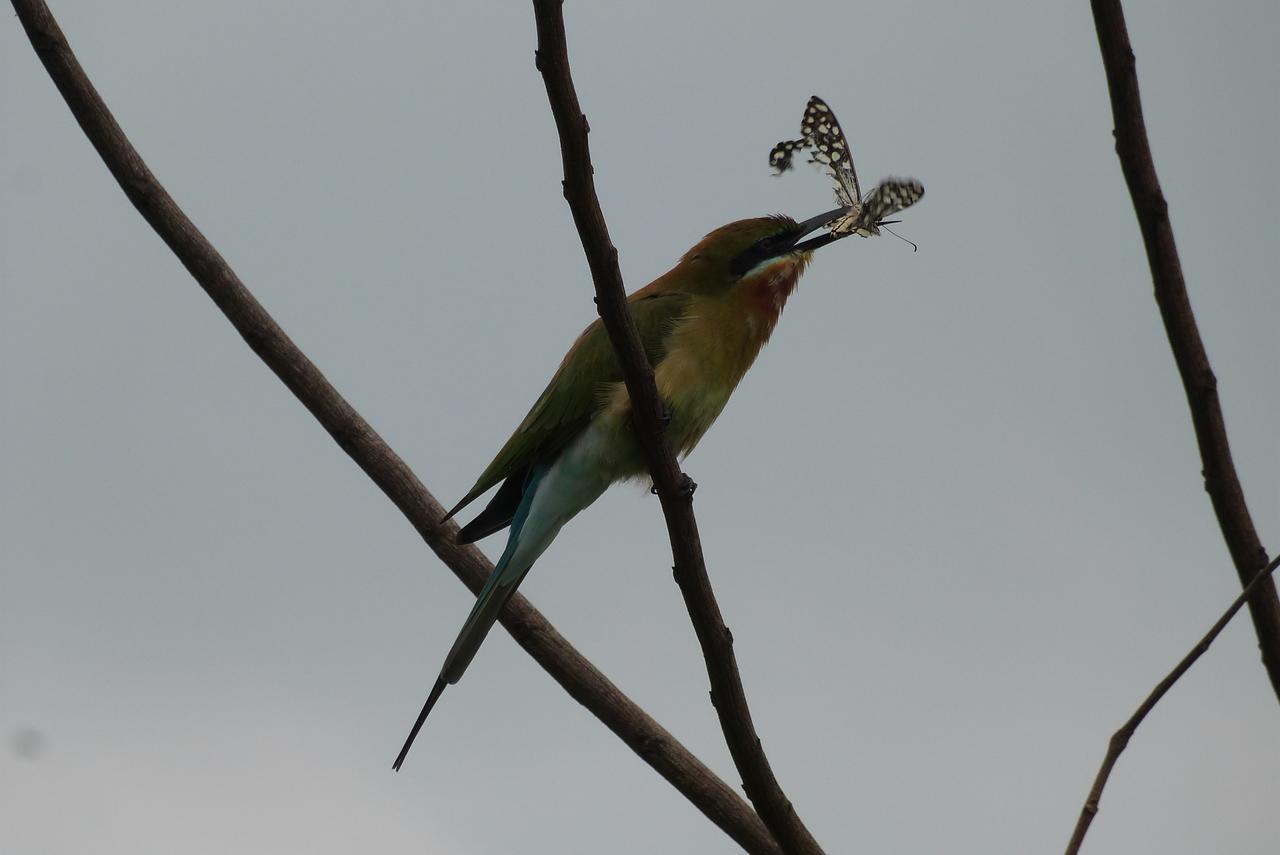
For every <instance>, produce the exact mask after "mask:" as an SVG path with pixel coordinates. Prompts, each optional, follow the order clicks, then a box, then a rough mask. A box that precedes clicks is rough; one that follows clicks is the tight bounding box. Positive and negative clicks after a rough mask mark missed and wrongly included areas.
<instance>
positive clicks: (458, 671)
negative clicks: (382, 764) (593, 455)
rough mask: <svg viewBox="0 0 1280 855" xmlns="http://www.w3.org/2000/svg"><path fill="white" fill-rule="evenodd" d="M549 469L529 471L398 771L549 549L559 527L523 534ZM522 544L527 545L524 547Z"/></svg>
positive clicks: (403, 751)
mask: <svg viewBox="0 0 1280 855" xmlns="http://www.w3.org/2000/svg"><path fill="white" fill-rule="evenodd" d="M550 468H551V467H550V465H549V464H542V465H540V466H536V467H534V469H533V471H531V472H530V473H529V480H528V481H527V482H526V484H525V487H524V495H523V496H522V497H521V498H520V505H519V507H518V508H516V513H515V516H514V517H513V518H512V520H511V534H510V536H509V537H508V538H507V548H506V549H505V550H503V553H502V557H501V558H500V559H498V563H497V565H496V566H495V567H494V568H493V573H491V574H490V575H489V579H488V581H486V582H485V583H484V587H483V588H481V589H480V593H479V594H478V595H477V596H476V604H475V605H474V606H473V607H472V609H471V614H470V615H468V616H467V622H466V623H464V624H463V625H462V631H461V632H459V633H458V638H457V640H456V641H454V642H453V647H452V648H450V650H449V655H448V656H446V657H445V658H444V666H443V667H441V669H440V676H439V677H437V678H436V682H435V685H434V686H432V687H431V694H430V695H428V696H427V702H426V703H425V704H423V706H422V712H420V713H419V714H418V720H417V721H415V722H414V723H413V730H411V731H409V737H408V739H406V740H405V741H404V747H403V748H401V749H400V754H399V755H398V756H397V757H396V762H395V763H394V764H393V765H392V768H393V769H395V770H396V771H399V769H400V765H401V764H402V763H404V758H405V755H406V754H408V753H409V748H410V747H411V746H412V745H413V740H414V739H415V738H417V736H418V731H419V730H421V729H422V724H423V722H425V721H426V720H427V716H428V715H429V714H430V713H431V708H432V707H434V706H435V705H436V701H438V700H439V699H440V696H441V695H442V694H444V689H445V686H447V685H449V684H450V683H456V682H458V681H459V680H461V679H462V675H463V673H465V672H466V670H467V666H468V665H470V664H471V660H472V659H473V658H474V657H475V655H476V651H477V650H479V649H480V645H481V644H482V643H483V642H484V639H485V636H487V635H488V634H489V630H490V629H492V628H493V624H494V621H496V620H497V619H498V614H499V613H501V611H502V607H503V606H505V605H506V604H507V600H509V599H511V595H512V594H514V593H515V592H516V588H518V587H519V586H520V583H521V582H522V581H524V577H525V575H526V574H527V573H528V572H529V568H530V567H532V566H533V562H534V561H535V560H537V558H538V556H539V555H541V554H542V551H543V550H544V549H546V547H547V544H549V543H550V542H551V540H552V539H553V538H554V537H555V535H556V533H557V531H558V530H559V526H556V527H555V530H552V531H549V532H536V533H534V534H535V538H534V539H535V540H536V541H537V542H536V543H533V544H529V543H527V541H525V540H523V539H522V538H521V536H520V535H521V533H522V532H523V531H524V524H525V522H527V521H528V519H529V509H530V507H532V505H533V497H534V495H535V494H536V493H537V492H538V485H539V483H541V481H542V479H543V478H544V477H545V476H546V474H547V472H548V471H549V470H550ZM548 534H549V535H550V536H549V537H548V536H547V535H548ZM522 546H525V547H526V548H524V549H521V547H522ZM517 556H518V558H517Z"/></svg>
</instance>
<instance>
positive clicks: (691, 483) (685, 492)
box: [649, 472, 698, 498]
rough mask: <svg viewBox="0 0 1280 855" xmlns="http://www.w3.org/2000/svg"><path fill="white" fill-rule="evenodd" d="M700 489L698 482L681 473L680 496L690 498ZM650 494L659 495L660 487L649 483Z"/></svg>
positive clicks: (651, 482) (652, 482)
mask: <svg viewBox="0 0 1280 855" xmlns="http://www.w3.org/2000/svg"><path fill="white" fill-rule="evenodd" d="M697 489H698V482H697V481H695V480H693V479H692V478H690V477H689V476H688V475H686V474H685V473H683V472H681V473H680V495H681V496H684V497H685V498H688V497H689V496H692V495H693V493H694V491H695V490H697ZM649 493H650V494H652V495H654V496H656V495H658V485H657V483H656V482H654V481H650V482H649Z"/></svg>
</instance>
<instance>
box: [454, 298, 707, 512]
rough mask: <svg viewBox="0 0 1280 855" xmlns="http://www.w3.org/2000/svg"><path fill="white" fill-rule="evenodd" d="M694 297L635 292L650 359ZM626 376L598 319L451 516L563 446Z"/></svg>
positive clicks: (635, 312) (634, 306)
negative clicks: (605, 393)
mask: <svg viewBox="0 0 1280 855" xmlns="http://www.w3.org/2000/svg"><path fill="white" fill-rule="evenodd" d="M690 299H691V298H690V296H689V295H688V294H684V293H681V292H677V291H659V292H657V293H648V294H646V293H644V291H643V290H642V291H639V292H637V293H636V294H633V295H632V296H631V298H630V306H631V315H632V317H634V318H635V321H636V329H637V330H638V331H639V333H640V341H641V344H642V345H643V346H644V350H645V355H646V356H648V358H649V361H650V363H654V364H656V363H657V362H659V361H661V359H662V357H663V356H664V355H666V352H667V346H668V344H667V339H668V335H669V334H670V332H671V330H672V328H673V327H674V326H675V325H676V323H677V322H678V321H679V320H680V318H681V317H683V315H684V313H685V311H686V309H687V308H688V305H689V302H690ZM621 380H622V369H621V367H620V366H619V365H618V357H617V355H616V354H615V353H614V352H613V345H612V344H611V343H610V342H609V336H608V334H607V333H606V332H605V330H604V326H603V325H602V324H601V322H600V320H599V319H596V320H595V321H594V322H593V323H592V324H591V325H590V326H589V327H587V328H586V329H585V330H584V331H583V332H582V335H580V336H578V340H577V341H576V342H574V344H573V347H571V348H570V349H569V352H568V353H567V354H566V355H565V358H564V361H562V362H561V363H560V367H559V368H558V369H557V370H556V373H555V376H553V377H552V378H551V382H550V383H548V384H547V388H546V389H544V390H543V392H542V394H541V395H540V396H539V397H538V400H537V401H536V402H534V405H533V407H532V408H531V409H530V410H529V414H528V415H526V416H525V417H524V421H522V422H521V423H520V426H519V427H518V428H516V431H515V433H513V434H512V435H511V438H510V439H508V440H507V443H506V445H504V446H502V450H500V451H499V452H498V454H497V456H496V457H494V458H493V462H492V463H490V464H489V466H488V467H487V468H486V469H485V470H484V472H482V473H481V474H480V477H479V478H478V479H476V483H475V486H474V487H472V488H471V490H470V491H469V492H468V493H467V495H465V496H463V497H462V500H461V501H460V502H458V504H457V505H456V506H455V507H454V508H453V510H451V511H449V517H452V516H453V515H454V514H456V513H457V512H458V511H460V510H462V508H464V507H466V506H467V505H468V504H470V503H471V502H473V501H475V499H476V498H477V497H478V496H480V495H481V494H482V493H484V492H485V491H486V490H488V489H489V488H491V487H492V486H493V485H494V484H497V483H498V482H499V481H501V480H503V479H504V478H507V477H509V476H511V475H512V474H514V473H517V472H521V471H523V470H524V469H526V468H527V467H528V466H530V465H531V464H533V463H534V462H536V461H538V460H543V459H546V458H547V457H549V456H551V455H553V454H555V453H556V452H557V451H559V450H560V449H561V448H563V447H564V445H565V443H567V442H568V441H569V440H570V439H572V438H573V437H574V436H575V435H577V433H578V432H579V431H581V430H582V429H583V428H585V427H586V425H587V423H588V422H590V421H591V417H592V416H593V415H595V412H596V410H597V408H598V406H599V403H600V397H601V392H602V391H603V390H604V389H605V388H607V387H608V386H609V384H612V383H618V382H620V381H621ZM446 519H448V517H446ZM499 527H501V526H499ZM494 530H495V531H496V530H497V529H494Z"/></svg>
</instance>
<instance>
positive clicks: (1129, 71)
mask: <svg viewBox="0 0 1280 855" xmlns="http://www.w3.org/2000/svg"><path fill="white" fill-rule="evenodd" d="M1091 3H1092V6H1093V18H1094V23H1095V25H1096V27H1097V30H1098V45H1099V47H1100V48H1101V50H1102V64H1103V66H1104V68H1105V69H1106V73H1107V88H1108V90H1109V91H1110V95H1111V112H1112V115H1113V116H1114V119H1115V138H1116V154H1117V155H1118V156H1119V158H1120V167H1121V169H1122V170H1123V171H1124V178H1125V182H1126V183H1127V184H1128V185H1129V195H1130V196H1131V197H1132V198H1133V207H1134V211H1135V213H1136V214H1137V217H1138V225H1139V227H1140V228H1141V230H1142V240H1143V243H1144V244H1145V245H1146V250H1147V263H1148V265H1149V266H1150V267H1151V278H1152V280H1153V281H1154V284H1155V297H1156V303H1157V304H1158V305H1159V307H1160V316H1161V318H1162V319H1163V320H1164V327H1165V332H1166V334H1167V335H1168V337H1169V344H1170V346H1171V347H1172V349H1173V358H1174V361H1175V362H1176V363H1177V365H1178V373H1179V375H1180V376H1181V377H1182V385H1183V387H1184V388H1185V389H1186V393H1187V403H1188V405H1189V406H1190V408H1191V421H1192V424H1193V425H1194V426H1195V433H1196V442H1197V443H1198V445H1199V447H1200V459H1201V461H1202V462H1203V466H1204V470H1203V475H1204V486H1205V490H1207V491H1208V493H1209V498H1210V500H1211V501H1212V503H1213V510H1214V513H1215V514H1216V515H1217V518H1218V527H1219V528H1220V529H1221V530H1222V537H1223V539H1224V540H1225V541H1226V542H1227V549H1228V550H1230V552H1231V560H1232V562H1233V563H1234V564H1235V567H1236V574H1237V575H1238V576H1239V578H1240V584H1241V585H1246V584H1250V583H1251V580H1253V579H1254V578H1255V576H1256V574H1257V572H1258V569H1259V568H1260V567H1262V566H1263V565H1264V564H1266V561H1267V552H1266V550H1265V549H1264V548H1263V546H1262V541H1261V540H1259V538H1258V532H1257V530H1256V529H1255V528H1254V525H1253V518H1252V517H1251V516H1250V515H1249V508H1248V506H1247V505H1246V504H1245V500H1244V490H1243V489H1242V488H1241V486H1240V479H1239V478H1238V477H1237V476H1236V470H1235V466H1234V465H1233V464H1232V462H1231V445H1230V443H1229V442H1228V441H1227V428H1226V423H1225V421H1224V420H1223V417H1222V408H1221V406H1220V405H1219V403H1218V381H1217V378H1215V377H1214V374H1213V368H1212V367H1211V366H1210V365H1209V356H1208V354H1207V353H1205V349H1204V343H1203V342H1202V341H1201V340H1200V331H1199V329H1198V328H1197V326H1196V318H1195V314H1194V313H1193V312H1192V310H1191V301H1190V299H1189V298H1188V296H1187V286H1186V283H1185V282H1184V280H1183V278H1182V265H1181V263H1180V262H1179V261H1178V248H1177V246H1176V245H1175V244H1174V241H1173V227H1172V226H1171V225H1170V223H1169V205H1168V203H1167V202H1165V198H1164V193H1163V192H1162V191H1161V189H1160V180H1159V178H1158V177H1157V176H1156V167H1155V162H1154V161H1153V160H1152V157H1151V147H1150V145H1149V144H1148V143H1147V129H1146V124H1145V123H1144V121H1143V118H1142V101H1141V98H1140V97H1139V93H1138V75H1137V71H1136V63H1135V61H1134V57H1133V47H1132V46H1131V45H1130V43H1129V32H1128V29H1127V27H1126V26H1125V21H1124V10H1123V9H1122V8H1121V5H1120V0H1091ZM1249 615H1250V617H1251V618H1252V619H1253V627H1254V630H1255V632H1256V633H1257V636H1258V646H1259V648H1260V649H1261V650H1262V664H1263V666H1264V667H1265V668H1266V669H1267V675H1268V676H1269V677H1270V678H1271V687H1272V689H1273V690H1274V691H1275V692H1276V695H1277V697H1280V598H1277V596H1276V586H1275V582H1274V581H1273V580H1272V579H1271V578H1270V577H1267V578H1266V579H1265V580H1264V581H1263V582H1262V584H1260V585H1259V586H1258V587H1257V588H1256V589H1255V590H1254V593H1253V596H1252V598H1251V599H1250V600H1249Z"/></svg>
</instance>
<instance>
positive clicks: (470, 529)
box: [393, 206, 852, 771]
mask: <svg viewBox="0 0 1280 855" xmlns="http://www.w3.org/2000/svg"><path fill="white" fill-rule="evenodd" d="M851 210H852V209H851V208H850V207H849V206H842V207H840V208H837V209H835V210H832V211H827V212H825V213H823V214H819V215H817V216H816V217H811V218H809V219H807V220H804V221H802V222H796V221H795V220H794V219H792V218H790V217H787V216H783V215H773V216H766V217H755V218H751V219H745V220H738V221H736V222H732V223H729V224H728V225H725V226H721V227H720V228H718V229H716V230H714V231H712V232H711V233H710V234H708V235H707V236H706V237H704V238H703V239H702V240H701V241H699V242H698V243H697V244H696V245H695V246H694V247H693V248H692V249H690V250H689V251H688V252H686V253H685V254H684V255H683V256H682V257H681V258H680V260H679V261H678V262H677V263H676V265H675V266H674V267H673V268H671V269H670V270H669V271H667V272H666V273H664V274H663V275H661V276H659V277H658V278H657V279H655V280H654V281H653V282H650V283H649V284H648V285H646V286H644V287H643V288H640V289H639V290H637V291H635V292H633V293H632V294H630V295H629V296H628V297H627V303H628V306H629V308H630V311H631V315H632V317H633V318H634V319H635V324H636V328H637V330H638V332H639V334H640V341H641V343H642V345H643V347H644V351H645V355H646V356H647V357H648V359H649V362H650V363H651V364H652V365H653V368H654V379H655V381H656V384H657V388H658V394H659V396H660V397H661V399H662V404H663V408H664V412H665V418H664V419H663V421H664V423H665V431H666V435H667V439H668V441H669V443H670V445H671V447H672V450H673V451H674V452H676V453H677V454H679V455H681V456H684V455H687V454H688V453H689V452H690V451H692V450H693V447H694V446H695V445H697V444H698V441H699V440H700V439H701V438H702V436H703V435H704V434H705V433H706V432H707V429H708V428H710V427H711V424H712V422H714V421H715V420H716V417H717V416H719V415H720V412H721V410H722V409H724V406H725V404H726V403H727V402H728V400H729V396H730V395H731V394H732V393H733V391H734V389H735V388H736V387H737V385H738V382H739V381H740V380H742V377H743V375H745V374H746V372H747V369H749V368H750V367H751V365H752V363H753V362H754V361H755V359H756V356H757V355H758V354H759V353H760V350H761V348H762V347H764V345H765V343H766V342H767V341H768V340H769V337H770V335H771V334H772V333H773V330H774V327H775V326H776V325H777V323H778V319H779V317H780V316H781V314H782V309H783V306H784V305H785V304H786V302H787V298H788V297H790V296H791V293H792V292H793V291H794V290H795V288H796V284H797V283H798V281H799V279H800V276H801V274H802V273H803V272H804V270H805V268H806V267H807V266H808V265H809V262H810V260H811V259H812V257H813V252H814V250H816V249H818V248H819V247H822V246H825V245H826V244H828V243H831V242H832V241H834V240H838V239H839V238H841V237H844V236H845V235H842V234H833V233H831V232H827V233H824V234H819V235H817V236H815V237H809V235H812V234H814V233H815V232H819V231H821V230H822V229H823V228H824V227H825V226H827V225H828V224H830V223H832V222H835V221H838V220H839V219H840V218H842V217H846V216H847V215H848V214H849V213H850V211H851ZM805 238H808V239H807V240H806V239H805ZM647 473H648V466H647V464H646V462H645V458H644V455H643V453H642V452H641V450H640V446H639V444H638V443H637V441H636V439H635V436H634V432H633V429H632V425H631V399H630V397H629V395H628V393H627V390H626V386H625V385H624V384H623V381H622V369H621V367H620V366H619V362H618V358H617V356H616V354H615V353H614V350H613V346H612V344H611V343H610V341H609V338H608V335H607V333H606V332H605V329H604V327H603V325H602V323H601V321H600V319H598V318H597V319H596V320H595V321H594V322H593V323H591V324H590V325H589V326H588V327H587V328H586V329H585V330H584V331H583V332H582V334H581V335H579V336H578V338H577V340H576V341H575V342H574V344H573V346H572V347H570V348H569V352H568V353H567V354H566V355H565V357H564V359H563V361H562V362H561V363H560V367H559V368H558V369H557V370H556V372H555V374H554V376H553V377H552V378H551V381H550V382H549V383H548V384H547V387H546V389H544V390H543V392H542V394H541V395H540V396H539V397H538V399H537V401H535V402H534V404H533V407H532V408H531V409H530V410H529V413H528V415H526V416H525V417H524V420H523V421H522V422H521V423H520V425H519V427H517V428H516V430H515V432H514V433H513V434H512V435H511V438H510V439H508V440H507V442H506V444H505V445H503V446H502V448H501V450H499V451H498V453H497V455H496V456H495V457H494V458H493V462H491V463H490V464H489V465H488V467H487V468H485V470H484V471H483V472H482V473H481V474H480V477H479V478H477V479H476V482H475V485H474V486H473V487H472V488H471V489H470V490H469V491H468V492H467V494H466V495H465V496H463V497H462V499H461V500H460V501H459V502H458V503H457V505H455V506H454V508H453V509H452V510H450V511H449V513H448V515H447V516H446V517H445V520H448V519H451V518H452V517H453V516H454V515H455V514H457V513H458V512H459V511H461V510H462V509H463V508H464V507H466V506H467V505H469V504H471V503H472V502H474V501H475V500H476V499H478V498H479V497H480V496H482V495H483V494H484V493H486V492H488V491H489V490H490V489H492V488H493V487H495V486H496V487H497V488H498V489H497V492H495V493H494V495H493V497H492V498H491V499H490V500H489V502H488V504H487V505H486V506H485V508H484V510H482V511H481V512H480V513H479V514H478V515H477V516H476V517H475V518H474V519H472V520H471V521H470V522H469V523H467V524H466V525H464V526H462V527H461V528H460V529H459V530H458V532H457V534H456V536H455V537H456V540H457V542H458V543H461V544H465V543H474V542H475V541H477V540H480V539H481V538H483V537H487V536H488V535H491V534H495V533H497V532H499V531H501V530H502V529H504V528H507V527H510V532H509V534H508V536H507V544H506V548H505V549H504V550H503V553H502V557H501V558H499V559H498V563H497V564H496V565H495V566H494V569H493V572H492V574H491V575H490V576H489V579H488V581H486V583H485V585H484V587H483V588H482V589H481V591H480V593H479V594H478V595H477V597H476V602H475V605H474V606H473V608H472V609H471V613H470V614H469V615H468V616H467V619H466V622H465V623H464V624H463V626H462V630H461V631H460V632H459V633H458V637H457V640H456V641H455V642H454V643H453V647H452V648H451V649H450V650H449V653H448V655H447V656H445V659H444V665H443V666H442V667H441V669H440V674H439V676H438V677H437V679H436V681H435V685H434V686H433V687H432V689H431V692H430V694H429V696H428V697H427V700H426V703H425V704H424V705H423V707H422V712H421V713H420V714H419V715H418V718H417V720H416V721H415V722H414V725H413V729H412V730H411V731H410V732H409V736H408V738H407V739H406V740H405V742H404V747H403V748H401V749H400V754H399V755H398V756H397V757H396V760H395V763H394V764H393V768H394V769H396V770H397V771H398V770H399V769H400V766H401V764H403V763H404V759H405V757H406V755H407V754H408V753H409V749H410V747H412V745H413V742H414V739H415V738H416V737H417V735H418V732H419V731H420V730H421V729H422V725H423V723H424V722H425V721H426V719H427V716H428V715H429V714H430V712H431V710H432V708H433V707H434V706H435V704H436V702H437V701H438V700H439V699H440V696H441V694H442V693H443V692H444V690H445V688H446V687H447V686H449V685H450V684H453V683H457V682H458V681H459V680H460V679H461V678H462V675H463V673H464V672H465V671H466V670H467V666H468V665H470V664H471V660H472V658H473V657H474V656H475V654H476V651H477V650H478V649H479V648H480V645H481V643H482V642H483V641H484V639H485V636H486V635H487V634H488V632H489V630H490V629H491V628H492V626H493V624H494V621H495V620H497V618H498V615H499V613H500V612H501V611H502V607H503V606H504V605H506V603H507V601H508V600H509V599H510V598H511V596H512V595H513V594H514V593H515V592H516V588H517V587H519V585H520V582H521V581H522V580H523V579H524V577H525V575H526V574H527V573H528V572H529V569H530V568H531V567H532V566H533V563H534V562H535V561H536V560H537V559H538V557H539V556H540V555H542V553H543V551H544V550H546V548H547V547H548V546H549V545H550V544H551V542H552V541H553V540H554V539H555V537H556V535H557V534H559V532H560V529H561V527H562V526H563V525H564V524H565V523H567V522H568V521H569V520H570V519H572V518H573V517H574V515H576V514H577V513H578V512H579V511H581V510H583V509H584V508H586V507H587V506H588V505H590V504H591V503H592V502H594V501H595V500H596V499H597V498H599V497H600V495H601V494H602V493H603V492H604V491H605V490H606V489H607V488H608V487H609V486H610V485H611V484H613V483H615V482H618V481H624V480H628V479H634V478H642V477H644V476H645V475H646V474H647Z"/></svg>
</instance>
